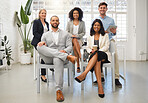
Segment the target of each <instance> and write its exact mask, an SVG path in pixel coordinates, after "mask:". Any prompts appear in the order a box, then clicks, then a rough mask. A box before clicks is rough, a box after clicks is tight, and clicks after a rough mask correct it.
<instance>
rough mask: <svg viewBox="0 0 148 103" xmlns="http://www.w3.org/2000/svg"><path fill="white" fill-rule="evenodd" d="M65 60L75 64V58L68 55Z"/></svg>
mask: <svg viewBox="0 0 148 103" xmlns="http://www.w3.org/2000/svg"><path fill="white" fill-rule="evenodd" d="M67 59H68V60H69V61H70V62H72V63H73V64H75V62H76V61H77V57H75V56H72V55H68V56H67Z"/></svg>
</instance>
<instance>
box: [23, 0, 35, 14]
mask: <svg viewBox="0 0 148 103" xmlns="http://www.w3.org/2000/svg"><path fill="white" fill-rule="evenodd" d="M32 1H33V0H28V1H27V3H26V6H25V14H26V15H31V4H32Z"/></svg>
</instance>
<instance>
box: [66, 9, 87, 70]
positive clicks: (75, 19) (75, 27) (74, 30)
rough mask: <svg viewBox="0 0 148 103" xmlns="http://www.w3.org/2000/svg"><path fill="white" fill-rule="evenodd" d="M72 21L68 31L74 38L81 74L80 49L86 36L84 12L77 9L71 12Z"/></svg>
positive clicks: (68, 25)
mask: <svg viewBox="0 0 148 103" xmlns="http://www.w3.org/2000/svg"><path fill="white" fill-rule="evenodd" d="M69 18H70V21H69V22H68V23H67V28H66V30H67V31H68V32H69V34H70V35H71V37H72V44H73V51H74V55H75V56H76V57H77V73H80V64H79V59H80V58H81V53H80V48H81V46H82V38H83V36H84V35H85V23H84V21H83V20H82V18H83V11H82V10H81V9H80V8H78V7H75V8H73V9H72V10H71V11H70V12H69Z"/></svg>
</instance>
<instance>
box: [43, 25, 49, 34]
mask: <svg viewBox="0 0 148 103" xmlns="http://www.w3.org/2000/svg"><path fill="white" fill-rule="evenodd" d="M43 27H44V33H45V32H47V31H48V28H47V25H46V24H45V25H43Z"/></svg>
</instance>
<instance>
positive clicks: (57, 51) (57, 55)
mask: <svg viewBox="0 0 148 103" xmlns="http://www.w3.org/2000/svg"><path fill="white" fill-rule="evenodd" d="M50 24H51V31H48V32H46V33H44V34H43V36H42V38H41V42H39V43H38V46H37V50H38V52H39V54H40V56H41V58H42V59H43V60H44V62H45V63H53V64H54V65H55V68H54V69H55V82H56V87H55V88H56V95H57V101H58V102H62V101H64V96H63V93H62V89H63V72H64V64H65V63H66V61H67V60H69V61H71V62H72V63H73V64H74V63H75V61H76V59H77V58H76V57H75V56H72V55H69V53H70V52H71V50H72V42H71V38H70V36H69V34H68V33H67V32H66V31H63V30H61V29H59V28H58V25H59V24H60V23H59V18H58V17H57V16H52V17H51V19H50Z"/></svg>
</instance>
